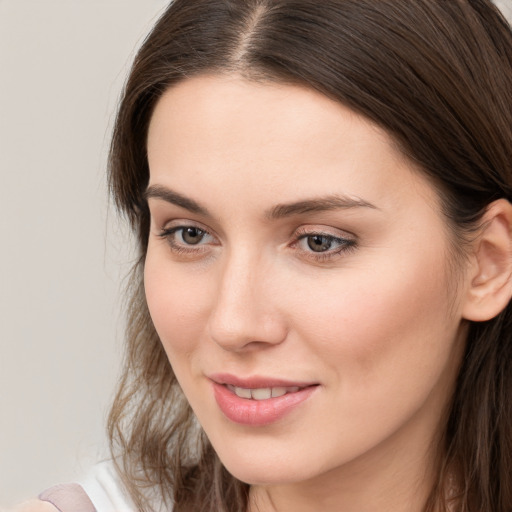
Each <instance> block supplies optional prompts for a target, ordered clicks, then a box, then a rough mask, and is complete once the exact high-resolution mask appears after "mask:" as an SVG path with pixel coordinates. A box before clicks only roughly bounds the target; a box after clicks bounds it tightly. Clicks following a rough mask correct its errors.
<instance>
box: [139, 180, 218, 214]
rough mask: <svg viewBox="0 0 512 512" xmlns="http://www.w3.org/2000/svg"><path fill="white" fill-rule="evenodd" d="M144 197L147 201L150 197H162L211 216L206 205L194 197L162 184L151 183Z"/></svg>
mask: <svg viewBox="0 0 512 512" xmlns="http://www.w3.org/2000/svg"><path fill="white" fill-rule="evenodd" d="M144 198H145V199H146V201H147V200H148V199H150V198H154V199H162V200H163V201H166V202H168V203H171V204H174V205H176V206H180V207H181V208H185V210H188V211H190V212H192V213H197V214H199V215H203V216H205V217H211V215H210V214H209V212H208V210H207V209H206V208H205V207H204V206H201V205H200V204H199V203H197V202H196V201H194V200H193V199H190V198H188V197H185V196H183V195H181V194H178V192H175V191H173V190H171V189H170V188H167V187H163V186H161V185H150V186H149V187H148V188H147V189H146V191H145V192H144Z"/></svg>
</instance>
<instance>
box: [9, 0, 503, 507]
mask: <svg viewBox="0 0 512 512" xmlns="http://www.w3.org/2000/svg"><path fill="white" fill-rule="evenodd" d="M376 1H377V0H376ZM166 3H167V2H166V0H0V247H1V250H0V311H1V334H0V505H3V506H9V505H12V504H13V503H15V502H17V501H19V500H21V499H24V498H28V497H31V496H34V495H36V494H37V493H38V492H39V491H40V490H42V489H44V488H45V487H47V486H50V485H52V484H55V483H59V482H63V481H67V480H72V479H73V478H75V477H78V476H80V475H81V474H82V473H83V472H84V471H85V470H86V468H87V467H88V465H90V464H92V463H94V461H96V460H98V459H100V458H101V457H103V456H105V455H107V450H106V443H105V434H104V424H105V415H106V411H107V409H108V404H109V402H110V399H111V397H112V389H113V385H114V382H115V379H116V376H117V375H118V369H119V360H120V353H121V339H122V325H123V323H122V320H121V319H120V318H121V317H120V314H119V311H120V305H119V297H120V290H121V281H122V277H123V276H124V275H125V274H126V272H127V271H128V268H129V266H130V259H131V257H130V251H129V247H130V240H129V237H128V236H127V234H126V232H125V231H124V230H123V229H121V228H120V227H119V225H118V224H117V222H116V220H115V214H114V212H113V211H112V210H111V209H109V207H108V202H107V195H106V185H105V160H106V150H107V147H108V139H109V134H110V127H111V124H112V117H113V113H114V111H115V107H116V100H117V98H118V95H119V92H120V88H121V85H122V83H123V81H124V78H125V76H126V71H127V66H128V64H129V63H130V62H131V59H132V57H133V52H134V49H135V48H136V47H137V46H138V45H139V44H140V42H141V38H142V37H143V35H144V34H145V33H146V32H147V30H148V29H149V27H150V26H151V22H152V21H154V20H155V19H156V17H157V15H158V13H159V12H161V10H162V8H163V6H164V5H165V4H166ZM498 3H499V4H500V5H501V7H502V8H503V9H504V10H506V12H507V14H508V15H510V16H511V17H512V0H501V1H500V2H498Z"/></svg>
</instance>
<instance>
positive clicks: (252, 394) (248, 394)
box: [226, 384, 307, 400]
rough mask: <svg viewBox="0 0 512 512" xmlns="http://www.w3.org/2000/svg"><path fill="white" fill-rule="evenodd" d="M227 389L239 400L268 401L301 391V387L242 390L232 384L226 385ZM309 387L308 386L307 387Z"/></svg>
mask: <svg viewBox="0 0 512 512" xmlns="http://www.w3.org/2000/svg"><path fill="white" fill-rule="evenodd" d="M226 387H227V388H228V389H229V390H230V391H231V392H232V393H234V394H235V395H236V396H238V397H239V398H245V399H248V400H268V399H269V398H278V397H280V396H284V395H286V394H288V393H297V391H300V390H301V389H304V388H301V387H300V386H290V387H282V386H277V387H272V388H252V389H251V388H242V387H238V386H232V385H230V384H226ZM305 387H307V386H305Z"/></svg>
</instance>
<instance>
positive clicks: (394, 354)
mask: <svg viewBox="0 0 512 512" xmlns="http://www.w3.org/2000/svg"><path fill="white" fill-rule="evenodd" d="M393 256H398V255H393ZM395 261H397V259H396V258H395V257H391V258H389V259H384V260H383V261H381V262H380V264H379V265H373V266H368V267H363V268H361V269H357V270H356V269H351V271H350V272H346V273H345V274H343V275H340V277H339V279H338V280H335V281H334V282H332V283H331V284H330V286H329V287H327V286H324V287H317V288H316V290H318V292H317V293H311V289H313V290H314V289H315V288H310V292H309V294H308V300H307V302H305V301H303V302H300V303H297V304H296V305H295V308H294V310H295V311H296V314H295V318H296V319H297V321H298V322H300V323H299V324H298V328H299V329H300V331H301V333H302V334H301V337H302V338H304V339H309V340H310V343H311V344H312V345H314V348H315V349H316V350H315V352H316V353H317V354H321V357H322V359H324V361H332V362H335V363H336V365H337V368H339V369H340V370H339V373H340V374H343V376H344V379H343V381H344V382H350V383H353V384H354V387H355V388H357V389H359V390H361V389H367V388H368V387H369V386H371V385H372V383H373V384H375V385H376V386H377V384H378V383H381V384H384V386H386V383H392V382H395V379H396V378H398V376H399V377H400V378H401V379H403V378H404V376H407V375H409V376H410V380H411V382H414V380H415V379H414V373H415V372H418V371H424V372H425V371H426V372H432V373H434V372H437V371H439V368H440V366H441V365H442V363H443V360H446V358H447V357H448V353H449V351H450V349H451V344H452V341H453V339H454V338H455V334H456V330H457V326H458V321H457V319H456V317H455V316H451V315H450V313H449V312H450V309H451V305H452V304H451V301H450V297H449V294H448V291H447V286H446V272H444V271H443V269H444V267H445V259H444V258H443V257H442V256H441V255H439V254H436V253H431V254H428V253H427V254H423V255H421V254H414V253H409V258H408V259H407V261H405V260H404V258H402V260H401V264H400V268H399V269H398V268H397V264H396V263H395ZM297 295H303V294H301V293H298V294H297ZM348 377H350V378H348Z"/></svg>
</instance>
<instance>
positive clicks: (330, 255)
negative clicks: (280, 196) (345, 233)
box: [158, 224, 357, 263]
mask: <svg viewBox="0 0 512 512" xmlns="http://www.w3.org/2000/svg"><path fill="white" fill-rule="evenodd" d="M186 229H195V230H197V231H199V232H200V233H202V234H203V237H204V236H213V235H212V234H211V233H210V232H209V231H207V230H206V229H203V228H200V227H198V226H194V225H193V224H189V225H180V226H173V227H171V228H167V229H163V230H162V231H161V232H160V234H159V235H158V236H159V237H160V238H162V239H164V240H166V242H167V243H168V244H169V246H170V248H171V250H172V251H173V252H175V253H176V254H179V255H185V256H187V255H188V256H193V255H197V256H199V255H201V253H203V252H204V251H205V250H206V248H205V247H204V246H205V245H206V244H202V243H201V241H202V238H201V240H200V241H199V243H198V244H197V245H195V244H187V243H186V242H181V243H177V242H176V240H175V236H176V234H177V233H179V232H181V234H182V237H183V234H184V231H185V230H186ZM313 237H322V238H324V239H325V240H326V241H327V242H328V243H330V244H338V247H336V248H334V249H330V248H329V249H327V250H326V251H319V252H315V251H313V250H304V249H301V250H300V252H301V253H302V254H304V255H305V257H306V258H308V259H311V260H314V261H315V262H320V263H322V262H328V261H330V260H331V259H334V258H336V257H337V256H339V255H341V254H343V253H348V252H351V251H353V250H354V249H356V247H357V241H356V240H355V239H352V238H343V237H337V236H334V235H332V234H330V233H326V232H322V231H318V230H313V231H311V230H308V229H306V228H301V229H299V230H297V231H296V232H295V233H294V240H293V242H292V243H291V244H290V245H289V246H290V247H292V248H295V247H297V246H298V245H299V244H300V243H301V242H302V241H307V240H308V239H310V238H313ZM308 245H309V244H308Z"/></svg>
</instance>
